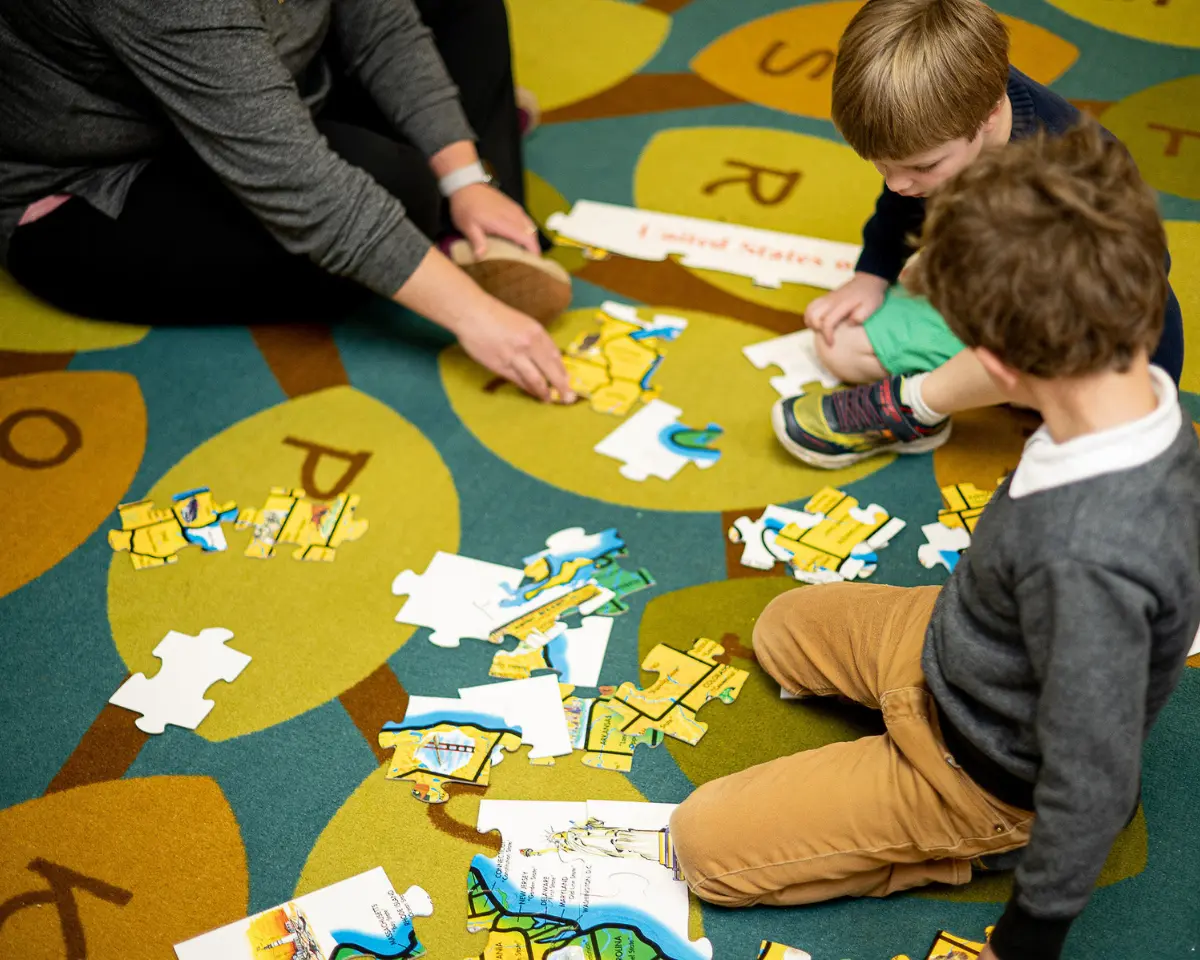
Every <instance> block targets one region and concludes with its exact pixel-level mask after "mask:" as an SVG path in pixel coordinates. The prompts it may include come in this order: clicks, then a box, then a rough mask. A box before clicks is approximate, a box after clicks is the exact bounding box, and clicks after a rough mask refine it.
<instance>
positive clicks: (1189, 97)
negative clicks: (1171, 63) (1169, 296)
mask: <svg viewBox="0 0 1200 960" xmlns="http://www.w3.org/2000/svg"><path fill="white" fill-rule="evenodd" d="M1196 19H1197V20H1200V17H1196ZM1104 125H1105V126H1106V127H1108V129H1109V130H1111V131H1112V132H1113V133H1114V134H1115V135H1116V136H1117V137H1118V138H1119V139H1120V140H1121V142H1122V143H1124V144H1125V146H1126V147H1128V148H1129V152H1130V153H1131V154H1133V159H1134V160H1136V161H1137V165H1138V169H1139V170H1141V172H1142V176H1143V177H1144V178H1145V179H1146V182H1147V183H1148V184H1150V186H1152V187H1154V189H1155V190H1161V191H1163V192H1164V193H1174V194H1176V195H1177V196H1180V197H1187V198H1188V199H1189V200H1200V74H1197V75H1193V76H1190V77H1179V78H1178V79H1176V80H1168V81H1167V82H1166V83H1160V84H1158V85H1157V86H1153V87H1147V88H1146V89H1145V90H1140V91H1138V92H1137V93H1135V94H1133V95H1132V96H1129V97H1126V98H1125V99H1124V100H1122V101H1120V102H1119V103H1117V104H1116V105H1115V106H1112V107H1109V108H1108V109H1107V110H1106V111H1105V112H1104ZM1184 316H1186V314H1185V315H1184Z"/></svg>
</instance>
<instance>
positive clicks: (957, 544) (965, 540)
mask: <svg viewBox="0 0 1200 960" xmlns="http://www.w3.org/2000/svg"><path fill="white" fill-rule="evenodd" d="M921 532H922V533H923V534H925V539H926V541H927V542H926V543H923V544H921V546H919V547H917V559H918V560H919V561H920V562H921V566H923V567H925V568H926V569H930V570H932V569H933V568H934V567H936V566H937V565H938V564H939V563H940V564H941V565H942V566H944V567H945V568H946V569H947V570H949V571H950V572H951V573H953V572H954V568H955V567H956V566H958V560H959V557H960V556H961V554H962V552H963V551H964V550H966V549H967V547H969V546H970V545H971V534H970V533H969V532H968V531H967V528H966V527H965V526H963V527H950V526H947V525H946V524H945V523H943V522H942V521H938V522H937V523H927V524H925V525H924V526H923V527H921Z"/></svg>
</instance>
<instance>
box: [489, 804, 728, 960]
mask: <svg viewBox="0 0 1200 960" xmlns="http://www.w3.org/2000/svg"><path fill="white" fill-rule="evenodd" d="M674 809H675V805H674V804H669V803H628V802H617V801H597V800H588V801H585V802H556V801H528V800H481V801H480V803H479V817H478V821H477V828H478V829H479V830H480V832H486V831H490V830H498V831H499V832H500V835H501V847H500V852H499V854H498V855H497V857H496V859H495V861H488V860H486V858H481V857H476V858H475V860H474V861H472V867H473V868H476V869H480V868H482V867H484V866H488V867H492V868H493V869H494V871H495V872H496V873H497V874H502V875H503V877H504V881H505V883H506V886H508V887H509V888H512V887H515V888H516V889H515V890H511V889H510V890H509V902H510V903H518V902H521V901H524V902H525V903H526V904H527V906H526V907H525V908H524V909H525V910H528V911H529V912H531V913H534V914H540V915H543V916H547V915H548V916H552V917H560V918H563V919H566V920H569V921H571V922H573V923H576V924H578V925H579V927H580V929H581V930H585V931H586V930H588V929H597V930H600V929H602V928H603V927H605V926H606V925H608V924H622V925H624V926H626V927H627V928H629V927H631V928H633V929H635V930H638V931H639V932H640V933H641V934H642V935H643V936H645V937H646V938H647V939H649V940H650V941H651V942H655V943H659V944H660V945H662V946H666V944H664V943H663V941H664V939H667V940H670V941H671V946H670V947H669V948H668V949H667V952H666V954H665V956H669V957H672V958H678V960H708V958H711V956H712V945H711V944H710V943H709V942H708V941H707V940H696V941H689V940H688V939H687V937H688V892H687V885H686V884H685V883H684V882H683V881H682V880H680V879H678V877H677V864H676V862H675V859H674V848H673V847H672V845H671V843H670V839H669V838H670V833H669V828H668V825H669V823H670V818H671V813H672V811H673V810H674ZM481 861H483V862H481ZM547 891H549V892H550V895H549V896H547V895H546V893H547Z"/></svg>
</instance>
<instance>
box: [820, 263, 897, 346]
mask: <svg viewBox="0 0 1200 960" xmlns="http://www.w3.org/2000/svg"><path fill="white" fill-rule="evenodd" d="M887 288H888V282H887V281H886V280H884V279H883V277H877V276H875V275H873V274H870V273H856V274H855V275H854V276H853V277H852V278H851V279H850V280H847V281H846V282H845V283H844V284H842V286H840V287H838V288H837V289H836V290H834V291H833V292H832V293H827V294H825V296H823V297H817V299H816V300H814V301H813V302H812V303H810V304H809V305H808V309H807V310H805V311H804V322H805V324H806V325H807V326H808V327H809V329H811V330H813V331H814V332H815V333H816V334H817V336H819V337H824V338H825V343H826V344H827V345H829V346H831V347H832V346H833V334H834V331H835V330H837V328H838V325H839V324H842V323H845V322H846V321H849V322H850V323H865V322H866V320H867V318H868V317H869V316H871V314H873V313H874V312H875V311H876V310H878V309H879V307H880V305H881V304H882V303H883V298H884V295H885V294H886V293H887Z"/></svg>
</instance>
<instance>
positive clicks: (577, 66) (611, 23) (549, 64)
mask: <svg viewBox="0 0 1200 960" xmlns="http://www.w3.org/2000/svg"><path fill="white" fill-rule="evenodd" d="M506 4H507V6H508V19H509V29H510V30H511V32H512V48H513V65H514V69H515V71H516V77H517V83H519V84H520V85H521V86H523V87H525V88H527V89H528V90H530V91H532V92H533V94H534V95H535V96H536V97H537V100H538V106H539V107H541V109H542V110H543V111H548V110H554V109H556V108H558V107H563V106H566V105H567V104H568V103H576V102H577V101H579V100H586V99H587V98H588V97H593V96H595V95H596V94H598V93H601V92H603V91H604V90H607V89H609V87H615V86H616V85H617V84H618V83H620V82H621V81H622V80H624V79H625V78H626V77H629V76H631V75H633V74H635V73H637V72H638V70H640V69H641V68H642V67H643V66H645V64H646V63H647V61H649V60H650V58H651V57H653V56H654V54H656V53H657V52H658V48H659V47H661V46H662V43H663V41H664V40H665V39H666V38H667V33H668V32H669V31H670V29H671V19H670V17H668V16H667V15H666V14H665V13H662V12H661V11H659V10H654V9H652V8H650V7H644V6H636V5H634V4H631V3H621V2H618V0H571V2H570V3H562V2H561V0H506Z"/></svg>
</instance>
